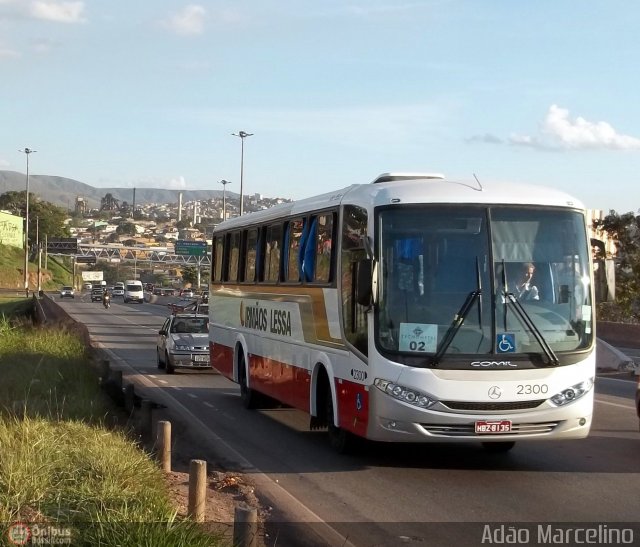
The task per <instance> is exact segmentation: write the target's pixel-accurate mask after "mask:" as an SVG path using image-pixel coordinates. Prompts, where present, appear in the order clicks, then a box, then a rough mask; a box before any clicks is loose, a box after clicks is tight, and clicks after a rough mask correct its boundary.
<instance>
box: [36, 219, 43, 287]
mask: <svg viewBox="0 0 640 547" xmlns="http://www.w3.org/2000/svg"><path fill="white" fill-rule="evenodd" d="M36 245H37V247H38V296H40V291H41V290H42V275H41V272H42V245H41V244H40V217H36Z"/></svg>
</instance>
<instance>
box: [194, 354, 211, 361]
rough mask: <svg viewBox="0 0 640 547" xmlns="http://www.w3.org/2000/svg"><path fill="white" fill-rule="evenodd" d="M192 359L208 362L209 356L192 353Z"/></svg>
mask: <svg viewBox="0 0 640 547" xmlns="http://www.w3.org/2000/svg"><path fill="white" fill-rule="evenodd" d="M193 360H194V362H196V363H208V362H209V356H208V355H194V356H193Z"/></svg>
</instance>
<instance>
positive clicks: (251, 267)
mask: <svg viewBox="0 0 640 547" xmlns="http://www.w3.org/2000/svg"><path fill="white" fill-rule="evenodd" d="M245 242H246V243H245V270H244V281H246V282H247V283H254V282H255V280H256V255H257V247H258V230H254V229H251V230H247V235H246V238H245Z"/></svg>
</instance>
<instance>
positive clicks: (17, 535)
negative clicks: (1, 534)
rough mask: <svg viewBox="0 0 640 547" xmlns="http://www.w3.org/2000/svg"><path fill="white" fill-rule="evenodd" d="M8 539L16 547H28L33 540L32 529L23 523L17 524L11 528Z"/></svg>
mask: <svg viewBox="0 0 640 547" xmlns="http://www.w3.org/2000/svg"><path fill="white" fill-rule="evenodd" d="M7 537H8V538H9V541H10V542H11V543H13V544H14V545H26V544H27V542H28V541H29V539H30V538H31V529H30V528H29V527H28V526H27V525H26V524H22V523H21V522H16V523H15V524H12V525H11V526H9V530H7Z"/></svg>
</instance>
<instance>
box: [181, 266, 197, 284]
mask: <svg viewBox="0 0 640 547" xmlns="http://www.w3.org/2000/svg"><path fill="white" fill-rule="evenodd" d="M182 281H183V282H184V283H191V284H192V285H193V284H195V283H197V282H198V270H197V268H196V267H195V266H185V267H184V268H182Z"/></svg>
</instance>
